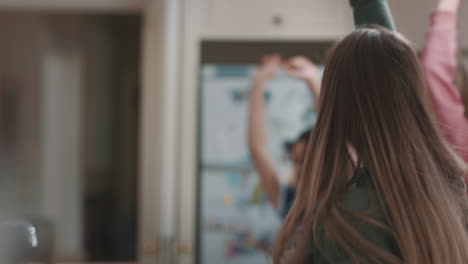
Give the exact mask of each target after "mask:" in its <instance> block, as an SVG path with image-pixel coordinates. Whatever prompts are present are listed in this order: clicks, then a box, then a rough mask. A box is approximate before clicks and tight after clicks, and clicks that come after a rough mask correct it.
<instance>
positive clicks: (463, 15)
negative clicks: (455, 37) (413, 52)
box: [388, 0, 468, 49]
mask: <svg viewBox="0 0 468 264" xmlns="http://www.w3.org/2000/svg"><path fill="white" fill-rule="evenodd" d="M388 2H389V4H390V7H391V9H392V11H393V15H394V17H395V22H396V24H397V27H398V30H399V31H400V32H402V33H403V34H404V35H405V36H406V37H407V38H409V39H410V40H411V41H413V42H414V43H415V44H416V45H417V47H418V48H419V47H422V45H423V43H424V35H425V32H426V31H427V29H428V27H429V21H430V20H429V16H430V14H431V12H432V10H433V9H434V8H435V7H436V3H437V1H436V0H389V1H388ZM459 28H460V42H461V45H462V47H463V48H464V49H465V48H468V4H465V5H464V6H463V7H462V9H461V12H460V22H459Z"/></svg>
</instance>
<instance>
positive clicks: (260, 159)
mask: <svg viewBox="0 0 468 264" xmlns="http://www.w3.org/2000/svg"><path fill="white" fill-rule="evenodd" d="M280 64H281V58H280V57H279V56H278V55H269V56H265V57H263V58H262V60H261V62H260V65H259V66H258V68H257V69H256V70H255V72H254V74H253V76H252V89H251V93H250V108H249V127H248V145H249V150H250V154H251V156H252V160H253V164H254V167H255V169H256V170H257V172H258V174H259V177H260V184H261V185H262V188H263V190H264V191H265V192H266V194H267V196H268V199H269V200H270V202H271V204H272V206H273V207H274V208H275V209H278V208H279V205H280V201H279V200H280V183H279V180H278V172H277V170H276V168H275V166H274V163H273V160H272V158H271V156H270V155H269V153H268V149H267V131H266V117H265V99H264V91H265V85H266V82H267V81H269V80H270V79H271V78H273V76H274V75H275V74H276V73H277V71H278V69H279V67H280Z"/></svg>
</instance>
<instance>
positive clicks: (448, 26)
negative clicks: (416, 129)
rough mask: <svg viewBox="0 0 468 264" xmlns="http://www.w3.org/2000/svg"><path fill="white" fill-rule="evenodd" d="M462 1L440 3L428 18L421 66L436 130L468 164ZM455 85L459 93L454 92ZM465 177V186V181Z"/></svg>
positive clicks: (445, 0) (466, 91) (467, 117)
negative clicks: (461, 50)
mask: <svg viewBox="0 0 468 264" xmlns="http://www.w3.org/2000/svg"><path fill="white" fill-rule="evenodd" d="M460 2H461V0H440V1H439V3H438V5H437V8H436V9H435V11H434V12H433V13H432V16H431V26H430V29H429V31H428V33H427V35H426V41H425V45H424V49H423V51H422V54H421V63H422V66H423V70H424V73H425V75H426V79H427V87H428V89H429V95H430V99H431V101H432V106H433V109H434V112H435V115H436V118H437V120H438V122H439V127H440V129H441V130H442V133H443V135H444V136H445V138H446V139H447V140H448V142H449V143H450V144H451V145H452V146H453V147H454V150H455V151H456V152H457V153H458V154H459V155H460V156H461V157H462V159H463V160H464V161H465V162H468V108H467V107H468V106H467V105H464V103H463V97H462V94H465V102H466V103H468V100H467V99H466V95H467V94H468V82H467V81H468V80H467V77H466V71H465V70H464V67H458V70H459V73H460V74H459V76H460V77H461V78H459V79H460V80H461V81H460V82H458V84H457V85H456V84H455V79H456V76H457V53H458V33H457V18H458V12H459V7H460ZM457 86H458V88H459V90H460V91H462V92H460V91H459V90H457ZM467 177H468V175H466V176H465V183H467V182H468V179H467Z"/></svg>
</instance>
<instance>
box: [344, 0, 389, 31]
mask: <svg viewBox="0 0 468 264" xmlns="http://www.w3.org/2000/svg"><path fill="white" fill-rule="evenodd" d="M350 4H351V6H352V7H353V14H354V24H355V25H356V27H359V26H363V25H380V26H383V27H386V28H388V29H390V30H396V27H395V23H394V22H393V17H392V13H391V12H390V8H389V7H388V4H387V1H386V0H350Z"/></svg>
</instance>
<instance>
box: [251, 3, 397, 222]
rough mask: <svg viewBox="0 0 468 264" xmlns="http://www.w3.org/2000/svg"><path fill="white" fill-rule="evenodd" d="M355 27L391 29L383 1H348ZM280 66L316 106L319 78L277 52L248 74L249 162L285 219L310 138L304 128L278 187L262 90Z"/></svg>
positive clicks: (308, 65)
mask: <svg viewBox="0 0 468 264" xmlns="http://www.w3.org/2000/svg"><path fill="white" fill-rule="evenodd" d="M350 4H351V7H352V8H353V14H354V22H355V24H356V26H360V25H368V24H377V25H381V26H383V27H386V28H388V29H390V30H395V23H394V22H393V18H392V15H391V13H390V9H389V7H388V4H387V2H386V1H385V0H351V1H350ZM282 64H283V65H284V68H285V69H286V70H287V71H288V73H289V75H290V76H291V77H293V78H298V79H302V80H304V81H305V82H306V83H307V85H308V87H309V89H310V91H311V93H312V95H313V97H314V106H315V107H318V100H319V95H320V81H319V76H318V75H319V74H318V71H317V67H316V66H315V65H314V64H313V63H312V62H310V61H309V60H308V59H307V58H305V57H303V56H297V57H294V58H292V59H291V60H289V61H287V62H285V63H282V62H281V58H280V56H279V55H268V56H265V57H263V58H262V59H261V61H260V64H259V66H258V68H257V69H256V71H255V73H254V75H253V77H252V92H251V97H250V109H249V128H248V145H249V150H250V153H251V156H252V160H253V164H254V167H255V169H256V170H257V173H258V174H259V177H260V183H261V185H262V187H263V189H264V191H265V192H266V194H267V197H268V199H269V201H270V202H271V204H272V206H273V208H275V209H277V210H278V211H279V213H280V215H281V217H282V218H285V217H286V215H287V214H288V212H289V208H290V206H291V204H292V202H293V200H294V197H295V193H296V188H295V187H296V186H295V182H296V181H297V177H298V176H299V174H300V173H301V170H302V163H303V160H304V157H305V146H306V144H307V142H308V139H309V137H310V133H311V132H310V130H309V131H305V132H304V133H303V134H302V135H301V136H299V138H298V139H297V140H296V142H295V143H294V144H293V145H292V148H291V151H290V157H291V160H292V161H293V172H292V173H293V175H292V179H293V180H292V182H289V183H287V184H285V185H283V186H281V184H280V181H279V178H278V170H277V169H276V167H275V164H274V162H273V160H272V158H271V155H270V154H269V153H268V150H267V132H266V124H265V122H266V119H265V102H264V97H263V93H264V89H265V85H266V82H267V81H269V80H270V79H271V78H273V76H275V75H276V72H277V71H278V69H279V68H280V67H281V65H282Z"/></svg>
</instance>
